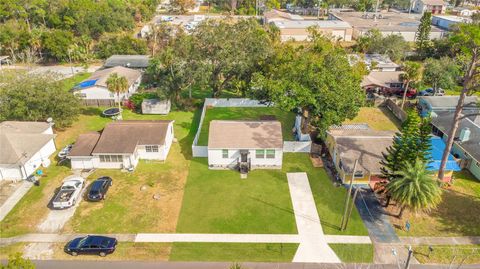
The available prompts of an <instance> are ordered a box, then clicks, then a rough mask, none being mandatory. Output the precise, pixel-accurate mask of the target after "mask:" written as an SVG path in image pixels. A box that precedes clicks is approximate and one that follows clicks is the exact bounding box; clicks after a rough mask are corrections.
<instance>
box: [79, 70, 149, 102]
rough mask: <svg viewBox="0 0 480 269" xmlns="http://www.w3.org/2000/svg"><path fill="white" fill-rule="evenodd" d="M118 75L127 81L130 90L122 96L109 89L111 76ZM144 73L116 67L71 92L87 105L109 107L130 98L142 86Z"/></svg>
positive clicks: (102, 72) (86, 81)
mask: <svg viewBox="0 0 480 269" xmlns="http://www.w3.org/2000/svg"><path fill="white" fill-rule="evenodd" d="M114 73H117V75H118V76H123V77H125V78H126V79H127V82H128V89H127V91H126V92H125V93H121V94H120V96H117V94H114V93H113V92H110V91H109V90H108V87H107V80H108V78H109V76H110V75H111V74H114ZM141 80H142V73H141V72H140V71H138V70H135V69H131V68H126V67H123V66H115V67H112V68H107V69H103V70H98V71H96V72H95V73H93V74H92V75H91V76H90V77H89V78H88V79H86V80H84V81H83V82H81V83H79V84H77V85H76V86H75V87H74V88H73V89H72V90H71V91H72V92H73V94H74V95H76V96H78V97H79V98H81V99H83V100H84V103H85V104H86V105H98V106H108V105H113V104H114V103H115V102H118V101H122V100H124V99H127V98H129V97H130V96H131V95H132V94H133V93H135V92H136V91H137V89H138V87H139V86H140V82H141Z"/></svg>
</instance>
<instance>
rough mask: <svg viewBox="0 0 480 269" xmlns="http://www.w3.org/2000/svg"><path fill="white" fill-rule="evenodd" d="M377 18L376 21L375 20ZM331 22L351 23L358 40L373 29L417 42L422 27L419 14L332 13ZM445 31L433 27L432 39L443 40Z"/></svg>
mask: <svg viewBox="0 0 480 269" xmlns="http://www.w3.org/2000/svg"><path fill="white" fill-rule="evenodd" d="M375 17H376V19H375ZM328 18H329V20H340V21H344V22H347V23H349V24H350V25H351V26H352V28H353V35H352V37H353V39H358V38H359V37H360V36H362V35H364V34H366V33H367V32H368V31H369V30H371V29H378V30H379V31H380V33H382V35H384V36H387V35H391V34H399V35H401V36H402V37H403V38H404V39H405V40H406V41H409V42H412V41H415V35H416V33H417V30H418V26H419V25H420V16H419V15H418V14H406V13H399V12H378V14H377V15H376V16H375V14H374V13H365V12H338V11H337V12H331V13H330V14H328ZM444 32H445V30H442V29H440V28H438V27H436V26H432V30H431V32H430V38H431V39H436V38H441V37H443V35H444Z"/></svg>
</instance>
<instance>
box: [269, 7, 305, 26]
mask: <svg viewBox="0 0 480 269" xmlns="http://www.w3.org/2000/svg"><path fill="white" fill-rule="evenodd" d="M263 18H264V20H265V23H272V22H275V21H303V20H304V18H303V17H302V16H300V15H296V14H292V13H288V12H283V11H280V10H277V9H272V10H270V11H267V12H265V13H264V14H263Z"/></svg>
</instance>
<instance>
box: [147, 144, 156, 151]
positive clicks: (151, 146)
mask: <svg viewBox="0 0 480 269" xmlns="http://www.w3.org/2000/svg"><path fill="white" fill-rule="evenodd" d="M145 151H146V152H158V145H146V146H145Z"/></svg>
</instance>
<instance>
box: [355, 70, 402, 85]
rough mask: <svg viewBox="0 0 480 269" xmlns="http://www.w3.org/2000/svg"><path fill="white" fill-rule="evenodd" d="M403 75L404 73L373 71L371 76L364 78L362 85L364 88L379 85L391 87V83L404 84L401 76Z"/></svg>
mask: <svg viewBox="0 0 480 269" xmlns="http://www.w3.org/2000/svg"><path fill="white" fill-rule="evenodd" d="M401 74H403V71H391V72H383V71H372V72H370V74H368V75H366V76H364V77H363V80H362V82H361V83H360V85H361V86H362V87H365V86H368V85H378V86H382V87H390V85H389V84H391V83H402V80H401V78H400V75H401Z"/></svg>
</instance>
